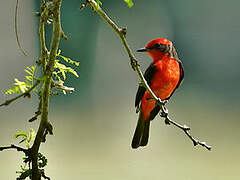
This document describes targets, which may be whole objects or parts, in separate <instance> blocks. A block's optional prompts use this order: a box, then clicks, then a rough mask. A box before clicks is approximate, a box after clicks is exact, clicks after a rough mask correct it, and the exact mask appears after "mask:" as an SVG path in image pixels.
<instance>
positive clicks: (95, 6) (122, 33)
mask: <svg viewBox="0 0 240 180" xmlns="http://www.w3.org/2000/svg"><path fill="white" fill-rule="evenodd" d="M88 5H91V6H92V8H93V10H94V11H95V12H97V13H98V14H99V15H100V17H102V18H103V20H104V21H105V22H107V23H108V24H109V25H110V26H111V27H112V29H113V30H114V31H115V32H116V33H117V34H118V36H119V37H120V39H121V40H122V43H123V46H124V48H125V50H126V51H127V53H128V56H129V58H130V63H131V66H132V68H133V70H134V71H136V72H137V74H138V76H139V78H140V79H141V84H142V85H143V86H144V87H145V88H146V90H147V91H148V92H149V93H150V95H151V96H152V98H153V99H154V100H155V101H156V106H159V107H160V110H161V112H166V110H167V109H166V107H165V104H166V101H162V100H161V99H160V98H158V97H157V96H156V95H155V94H154V93H153V91H152V90H151V88H150V87H149V85H148V83H147V81H146V80H145V78H144V76H143V74H142V72H141V70H140V66H139V64H138V62H137V59H136V58H135V56H134V55H133V53H132V50H131V49H130V47H129V45H128V43H127V41H126V33H127V30H126V28H119V27H118V26H117V25H116V23H114V22H113V21H112V20H111V19H110V18H109V16H108V15H107V14H106V13H105V12H104V11H103V10H102V8H101V7H100V6H99V5H98V4H97V3H96V2H95V0H86V3H85V4H84V5H81V7H80V9H83V8H85V7H87V6H88ZM167 118H168V115H167ZM167 118H166V119H165V122H166V123H168V124H169V123H172V124H174V125H175V126H177V127H179V128H180V129H182V130H183V131H184V132H185V134H186V135H187V136H188V137H189V138H190V139H191V140H192V141H193V143H194V145H197V144H199V145H201V146H204V147H206V148H207V149H208V150H211V146H208V145H207V144H206V143H205V142H200V141H198V140H196V139H195V138H193V137H192V136H191V135H190V134H189V132H188V131H189V130H190V128H188V127H186V126H181V125H179V124H177V123H175V122H174V121H171V120H170V119H169V118H168V119H167Z"/></svg>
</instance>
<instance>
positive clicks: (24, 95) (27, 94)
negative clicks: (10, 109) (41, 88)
mask: <svg viewBox="0 0 240 180" xmlns="http://www.w3.org/2000/svg"><path fill="white" fill-rule="evenodd" d="M39 84H40V81H36V83H35V84H34V85H33V86H32V87H31V88H29V89H28V90H27V91H26V92H25V93H22V94H20V95H18V96H17V97H14V98H12V99H9V100H7V101H5V102H4V103H2V104H0V107H1V106H7V105H9V104H10V103H12V102H13V101H16V100H17V99H19V98H20V97H26V96H29V94H30V93H31V92H32V91H33V90H34V89H35V88H36V87H37V86H38V85H39Z"/></svg>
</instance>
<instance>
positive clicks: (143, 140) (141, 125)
mask: <svg viewBox="0 0 240 180" xmlns="http://www.w3.org/2000/svg"><path fill="white" fill-rule="evenodd" d="M149 127H150V120H144V119H143V116H142V113H141V112H140V114H139V118H138V123H137V127H136V130H135V133H134V136H133V139H132V148H133V149H136V148H138V147H139V146H146V145H147V143H148V137H149Z"/></svg>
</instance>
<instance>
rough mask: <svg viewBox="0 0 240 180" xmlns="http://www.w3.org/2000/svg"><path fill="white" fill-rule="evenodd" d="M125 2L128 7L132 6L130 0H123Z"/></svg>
mask: <svg viewBox="0 0 240 180" xmlns="http://www.w3.org/2000/svg"><path fill="white" fill-rule="evenodd" d="M124 1H125V3H127V5H128V7H129V8H131V7H132V6H133V2H132V0H124Z"/></svg>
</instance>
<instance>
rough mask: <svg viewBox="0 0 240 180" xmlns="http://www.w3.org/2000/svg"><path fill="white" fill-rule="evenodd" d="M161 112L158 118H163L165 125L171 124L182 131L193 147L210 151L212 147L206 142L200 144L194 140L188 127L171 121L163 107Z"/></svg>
mask: <svg viewBox="0 0 240 180" xmlns="http://www.w3.org/2000/svg"><path fill="white" fill-rule="evenodd" d="M163 110H164V111H162V112H161V114H160V116H161V117H164V118H165V124H167V125H170V124H173V125H174V126H176V127H178V128H179V129H181V130H183V132H184V133H185V134H186V135H187V137H188V138H189V139H191V140H192V142H193V145H194V146H197V145H201V146H203V147H205V148H206V149H207V150H209V151H210V150H211V149H212V147H211V146H209V145H207V144H206V142H201V141H199V140H197V139H195V138H194V137H193V136H192V135H191V134H190V132H189V131H190V127H188V126H187V125H181V124H178V123H176V122H175V121H172V120H171V119H170V118H169V116H168V110H167V109H166V107H164V108H163Z"/></svg>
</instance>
